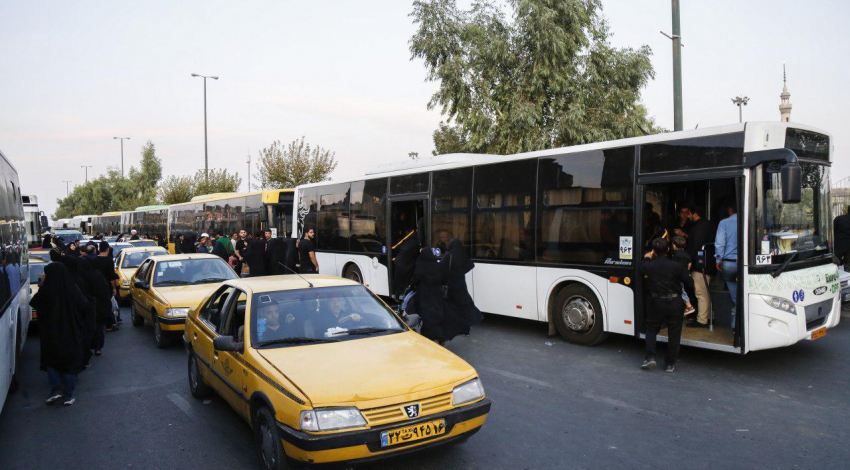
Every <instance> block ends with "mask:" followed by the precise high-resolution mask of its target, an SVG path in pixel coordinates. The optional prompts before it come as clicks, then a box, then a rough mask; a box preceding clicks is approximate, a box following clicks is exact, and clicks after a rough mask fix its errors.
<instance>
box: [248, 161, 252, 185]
mask: <svg viewBox="0 0 850 470" xmlns="http://www.w3.org/2000/svg"><path fill="white" fill-rule="evenodd" d="M248 192H249V193H250V192H251V154H250V153H249V154H248Z"/></svg>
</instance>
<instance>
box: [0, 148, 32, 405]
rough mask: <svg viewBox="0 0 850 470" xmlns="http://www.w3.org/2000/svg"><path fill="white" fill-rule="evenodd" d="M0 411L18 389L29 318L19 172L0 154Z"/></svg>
mask: <svg viewBox="0 0 850 470" xmlns="http://www.w3.org/2000/svg"><path fill="white" fill-rule="evenodd" d="M0 178H2V179H3V181H2V184H0V188H2V190H0V257H2V263H0V282H2V283H4V284H3V288H0V410H2V406H3V404H4V403H5V402H6V396H7V394H8V393H9V392H10V391H14V389H15V388H17V374H18V372H19V371H20V364H21V351H22V350H23V347H24V341H25V340H26V338H27V329H28V327H29V324H30V320H31V319H32V312H31V311H30V306H29V302H30V289H29V264H28V259H27V256H26V255H27V228H26V223H25V221H24V208H23V204H22V203H21V201H22V197H21V189H20V185H19V183H18V172H17V171H16V170H15V168H14V167H13V166H12V164H11V163H9V161H8V160H7V159H6V157H5V155H3V153H2V152H0Z"/></svg>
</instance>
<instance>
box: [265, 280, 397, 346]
mask: <svg viewBox="0 0 850 470" xmlns="http://www.w3.org/2000/svg"><path fill="white" fill-rule="evenodd" d="M249 320H250V322H251V332H252V333H251V342H252V344H254V345H258V346H260V347H263V342H267V341H274V340H280V339H283V338H293V337H294V338H306V339H310V340H324V339H331V338H332V339H338V340H349V339H357V338H363V337H364V334H367V333H364V334H359V333H356V331H357V330H364V329H365V330H377V331H370V332H369V333H368V334H386V333H393V332H401V331H406V327H405V326H404V325H403V324H402V322H401V320H400V319H399V318H398V317H397V316H396V315H395V314H394V313H393V311H392V310H390V309H389V308H388V307H387V306H386V304H384V303H383V302H381V301H380V300H379V299H378V298H377V297H375V295H374V294H372V293H371V292H370V291H369V290H368V289H366V288H365V287H363V286H340V287H320V288H313V289H299V290H287V291H278V292H264V293H261V294H254V296H253V299H252V302H251V312H250V318H249ZM349 331H352V332H353V333H352V334H349V333H348V332H349ZM283 346H286V344H277V345H274V346H273V347H283Z"/></svg>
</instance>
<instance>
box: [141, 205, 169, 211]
mask: <svg viewBox="0 0 850 470" xmlns="http://www.w3.org/2000/svg"><path fill="white" fill-rule="evenodd" d="M163 209H168V206H166V205H164V204H155V205H152V206H139V207H137V208H136V209H135V210H134V211H133V212H147V211H160V210H163Z"/></svg>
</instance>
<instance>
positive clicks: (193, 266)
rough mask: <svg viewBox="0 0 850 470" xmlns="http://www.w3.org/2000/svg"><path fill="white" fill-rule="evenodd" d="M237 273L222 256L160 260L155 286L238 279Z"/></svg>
mask: <svg viewBox="0 0 850 470" xmlns="http://www.w3.org/2000/svg"><path fill="white" fill-rule="evenodd" d="M236 278H237V276H236V273H235V272H234V271H233V268H231V267H230V265H229V264H227V263H225V262H224V260H222V259H221V258H218V257H216V258H201V259H183V260H177V261H160V262H159V263H157V265H156V269H155V271H154V285H155V286H160V287H164V286H182V285H188V284H207V283H213V282H222V281H227V280H229V279H236Z"/></svg>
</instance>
